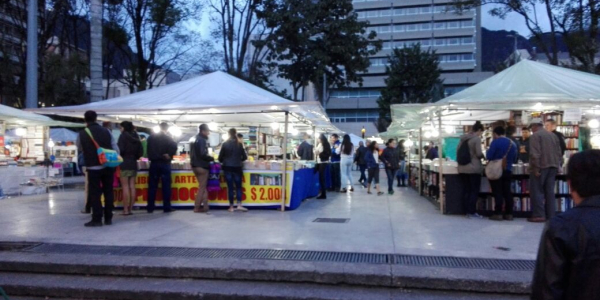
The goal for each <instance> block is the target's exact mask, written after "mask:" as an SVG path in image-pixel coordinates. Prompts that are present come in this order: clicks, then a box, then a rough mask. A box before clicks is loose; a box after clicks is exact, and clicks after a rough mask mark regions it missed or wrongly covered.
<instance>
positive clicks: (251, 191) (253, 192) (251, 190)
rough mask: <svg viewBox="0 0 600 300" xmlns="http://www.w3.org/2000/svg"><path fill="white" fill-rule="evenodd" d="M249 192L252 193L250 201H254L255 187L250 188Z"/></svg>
mask: <svg viewBox="0 0 600 300" xmlns="http://www.w3.org/2000/svg"><path fill="white" fill-rule="evenodd" d="M250 193H251V194H252V196H251V198H252V201H256V188H252V189H250Z"/></svg>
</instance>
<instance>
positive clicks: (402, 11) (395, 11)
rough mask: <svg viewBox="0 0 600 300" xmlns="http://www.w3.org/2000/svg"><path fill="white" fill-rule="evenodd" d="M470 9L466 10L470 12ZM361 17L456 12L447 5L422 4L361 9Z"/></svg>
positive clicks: (359, 14)
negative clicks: (418, 5) (417, 5)
mask: <svg viewBox="0 0 600 300" xmlns="http://www.w3.org/2000/svg"><path fill="white" fill-rule="evenodd" d="M353 2H364V1H356V0H355V1H353ZM468 11H469V10H464V11H463V14H464V13H465V12H468ZM356 13H357V14H358V17H359V18H378V17H391V16H411V15H427V14H432V13H439V14H441V13H449V14H456V13H455V12H453V8H452V7H449V6H446V5H436V6H433V7H432V6H431V5H428V6H420V7H403V8H400V7H398V8H380V9H374V10H359V11H356Z"/></svg>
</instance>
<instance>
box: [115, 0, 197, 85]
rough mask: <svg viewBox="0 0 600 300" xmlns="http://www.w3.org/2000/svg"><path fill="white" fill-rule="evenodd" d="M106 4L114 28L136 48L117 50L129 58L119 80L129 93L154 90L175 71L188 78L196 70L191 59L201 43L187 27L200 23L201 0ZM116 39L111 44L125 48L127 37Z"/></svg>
mask: <svg viewBox="0 0 600 300" xmlns="http://www.w3.org/2000/svg"><path fill="white" fill-rule="evenodd" d="M107 5H108V8H107V10H109V11H110V12H109V23H111V24H112V25H111V26H113V27H111V28H122V29H123V30H124V33H125V36H126V37H127V40H128V44H131V45H132V47H133V49H129V47H128V46H127V44H126V45H125V46H118V47H117V48H118V49H119V50H120V51H121V52H122V53H121V54H123V55H124V56H126V57H127V58H128V68H127V70H126V71H127V74H126V76H124V77H123V78H121V79H120V80H122V82H124V83H125V84H127V85H128V86H129V89H130V92H132V93H134V92H136V91H142V90H146V89H151V88H153V87H154V86H155V85H158V84H161V83H162V80H164V79H165V78H166V77H167V76H166V75H168V74H170V73H172V72H175V71H177V72H179V73H180V75H185V73H187V72H189V71H190V70H191V69H193V68H194V67H195V65H196V63H197V61H196V60H193V59H190V56H192V57H193V54H194V51H195V50H197V49H198V47H200V46H201V41H200V39H199V34H198V33H197V32H195V31H193V30H192V29H189V27H191V26H187V25H189V24H190V23H193V22H198V21H199V15H200V12H201V9H202V6H201V4H200V0H190V1H185V0H123V1H122V2H111V3H107ZM116 37H117V38H118V39H119V41H111V42H114V44H115V45H122V44H123V43H122V41H121V39H122V38H123V37H124V35H123V34H121V33H119V34H117V35H116ZM131 50H133V51H131ZM184 58H185V59H184ZM190 61H192V65H190V64H189V63H190Z"/></svg>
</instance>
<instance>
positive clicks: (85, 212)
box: [81, 209, 92, 215]
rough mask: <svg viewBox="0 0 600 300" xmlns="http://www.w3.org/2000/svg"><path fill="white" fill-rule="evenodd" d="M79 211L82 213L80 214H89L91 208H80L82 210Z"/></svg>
mask: <svg viewBox="0 0 600 300" xmlns="http://www.w3.org/2000/svg"><path fill="white" fill-rule="evenodd" d="M81 213H82V214H86V215H89V214H91V213H92V211H91V210H83V209H82V210H81Z"/></svg>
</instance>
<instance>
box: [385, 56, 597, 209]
mask: <svg viewBox="0 0 600 300" xmlns="http://www.w3.org/2000/svg"><path fill="white" fill-rule="evenodd" d="M548 74H552V75H553V76H548ZM525 78H529V79H528V80H525ZM566 87H568V88H566ZM598 95H600V76H598V75H593V74H588V73H582V72H578V71H574V70H570V69H565V68H561V67H555V66H550V65H545V64H541V63H537V62H532V61H522V62H520V63H518V64H517V65H515V66H513V67H511V68H509V69H507V70H505V71H503V72H501V73H499V74H497V75H495V76H493V77H491V78H489V79H487V80H485V81H483V82H481V83H479V84H477V85H475V86H473V87H471V88H468V89H466V90H464V91H462V92H460V93H457V94H455V95H453V96H450V97H447V98H445V99H442V100H441V101H439V102H437V103H431V104H414V105H393V106H392V117H393V118H394V120H393V123H392V125H391V126H390V129H391V130H392V133H393V132H397V133H398V136H401V137H403V138H406V139H409V140H412V141H414V144H415V147H413V149H411V154H412V156H411V158H410V162H409V178H410V179H409V183H410V185H411V186H412V187H413V188H415V189H416V190H417V191H419V193H420V194H421V195H422V196H423V197H424V198H426V199H428V200H429V201H431V202H432V203H434V204H435V205H436V207H439V209H440V211H441V212H442V213H444V214H464V213H465V212H464V208H463V202H462V195H463V188H462V181H461V180H460V178H459V175H458V163H457V162H456V150H457V147H458V143H459V139H460V136H461V135H462V134H464V133H467V132H469V131H470V129H471V126H472V125H473V124H474V123H475V121H481V122H482V123H483V125H484V127H485V131H484V133H483V136H482V138H481V140H482V144H481V147H482V153H484V155H485V153H486V150H487V149H488V147H489V145H490V143H491V141H492V130H493V128H494V127H495V126H499V125H502V126H514V127H515V128H516V129H517V130H516V133H515V135H514V136H513V137H514V138H515V139H516V140H517V141H520V142H521V141H523V140H524V137H523V136H522V129H523V128H527V127H528V126H529V122H530V120H531V119H532V118H540V119H542V120H543V121H547V120H554V121H555V122H556V123H557V124H558V127H557V131H559V132H561V133H562V134H563V135H564V136H565V142H566V145H567V150H566V151H565V154H564V157H563V162H564V163H563V165H562V166H561V168H560V169H559V174H558V175H557V177H556V187H555V193H556V200H557V210H558V211H561V212H562V211H566V210H568V209H570V208H572V207H573V203H572V200H571V196H570V191H569V187H568V183H567V177H566V174H565V170H566V165H567V163H568V161H569V158H570V157H571V156H572V155H573V154H575V153H577V152H578V151H582V150H587V149H593V148H596V149H598V148H599V147H598V145H597V144H598V141H599V140H600V137H599V136H598V127H599V125H600V124H599V122H598V121H599V120H600V97H599V96H598ZM388 131H389V130H388ZM400 133H401V134H400ZM429 142H434V143H435V145H437V146H438V147H439V149H440V158H437V159H434V160H428V159H425V153H424V152H423V147H424V146H426V145H428V143H429ZM524 151H525V147H520V148H519V151H518V153H519V154H523V153H524ZM421 154H422V155H421ZM482 162H483V163H484V164H485V160H482ZM528 169H529V164H528V162H527V161H523V160H519V161H518V162H517V163H515V164H514V165H513V175H512V184H511V186H512V192H513V197H514V211H515V214H514V215H515V217H529V216H530V215H531V199H530V194H529V190H530V189H529V171H528ZM482 177H483V178H482V181H481V182H482V183H481V187H480V194H479V201H478V203H477V210H478V212H479V213H480V214H482V215H490V214H491V213H492V211H493V208H494V198H493V196H492V193H491V188H490V184H489V181H488V180H487V178H485V174H483V173H482ZM440 182H441V183H442V184H440Z"/></svg>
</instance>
